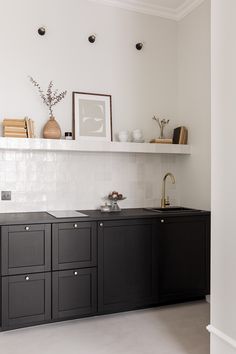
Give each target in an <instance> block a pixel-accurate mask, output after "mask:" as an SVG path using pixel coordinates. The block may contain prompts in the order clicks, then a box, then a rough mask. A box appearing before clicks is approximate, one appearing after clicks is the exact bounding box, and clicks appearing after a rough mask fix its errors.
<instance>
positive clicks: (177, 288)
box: [158, 216, 210, 302]
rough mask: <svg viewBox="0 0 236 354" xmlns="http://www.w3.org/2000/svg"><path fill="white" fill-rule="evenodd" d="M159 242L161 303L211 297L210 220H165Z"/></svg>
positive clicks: (205, 218) (186, 218) (168, 218)
mask: <svg viewBox="0 0 236 354" xmlns="http://www.w3.org/2000/svg"><path fill="white" fill-rule="evenodd" d="M158 239H159V247H158V248H159V255H158V258H159V276H158V278H159V296H160V301H162V302H165V301H175V300H181V299H188V298H194V297H197V296H204V295H207V294H209V290H210V289H209V287H210V286H209V278H210V275H209V274H210V224H209V217H204V216H203V217H200V216H189V217H186V216H185V217H165V218H162V219H160V220H159V233H158Z"/></svg>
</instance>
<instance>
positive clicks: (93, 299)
mask: <svg viewBox="0 0 236 354" xmlns="http://www.w3.org/2000/svg"><path fill="white" fill-rule="evenodd" d="M52 289H53V319H61V318H70V317H78V316H82V315H90V314H93V313H96V312H97V269H96V268H88V269H75V270H63V271H59V272H53V287H52Z"/></svg>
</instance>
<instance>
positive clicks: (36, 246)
mask: <svg viewBox="0 0 236 354" xmlns="http://www.w3.org/2000/svg"><path fill="white" fill-rule="evenodd" d="M50 270H51V225H47V224H46V225H44V224H39V225H37V224H36V225H16V226H3V227H2V228H1V274H2V275H14V274H24V273H36V272H45V271H50Z"/></svg>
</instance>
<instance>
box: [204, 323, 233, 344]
mask: <svg viewBox="0 0 236 354" xmlns="http://www.w3.org/2000/svg"><path fill="white" fill-rule="evenodd" d="M207 330H208V332H210V333H211V334H214V335H216V336H217V337H218V338H220V339H222V340H223V341H224V342H226V343H228V344H229V345H230V346H231V347H233V348H235V349H236V340H235V339H233V338H231V337H229V336H228V335H227V334H225V333H224V332H222V331H220V330H219V329H217V328H215V327H214V326H212V325H209V326H207Z"/></svg>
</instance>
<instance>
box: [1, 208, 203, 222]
mask: <svg viewBox="0 0 236 354" xmlns="http://www.w3.org/2000/svg"><path fill="white" fill-rule="evenodd" d="M79 211H80V212H81V213H83V214H86V215H88V216H87V217H82V218H55V217H53V216H51V215H49V214H48V213H47V212H33V213H0V226H2V225H21V224H51V223H64V222H75V221H76V222H78V221H100V220H101V221H102V220H120V219H139V218H158V217H164V216H165V217H179V216H194V215H195V216H206V215H210V212H209V211H204V210H195V211H186V212H184V211H181V212H178V211H175V212H171V213H166V212H155V211H151V210H145V209H143V208H136V209H123V210H121V211H120V212H115V213H102V212H101V211H100V210H79Z"/></svg>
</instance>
